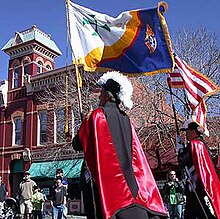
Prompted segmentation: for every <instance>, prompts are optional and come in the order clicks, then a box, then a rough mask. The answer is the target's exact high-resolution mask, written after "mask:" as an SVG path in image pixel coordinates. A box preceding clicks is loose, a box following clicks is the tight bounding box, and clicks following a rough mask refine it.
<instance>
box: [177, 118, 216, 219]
mask: <svg viewBox="0 0 220 219" xmlns="http://www.w3.org/2000/svg"><path fill="white" fill-rule="evenodd" d="M181 130H182V131H185V132H186V140H187V145H186V147H184V144H183V140H182V139H181V138H180V137H179V136H177V139H176V142H177V144H176V147H177V152H178V158H179V164H180V165H181V166H182V167H183V168H184V170H185V172H186V176H187V180H186V182H187V186H186V193H185V194H186V207H185V211H184V218H185V219H207V218H208V219H212V218H213V219H214V218H220V208H219V206H220V190H219V188H220V182H219V179H218V176H217V174H216V172H215V168H214V166H213V163H212V161H211V158H210V154H209V151H208V147H207V146H206V144H205V142H204V140H203V137H202V133H203V129H202V127H200V126H199V125H198V124H197V123H195V122H194V121H193V120H192V119H189V120H186V121H185V122H184V124H183V127H182V128H181Z"/></svg>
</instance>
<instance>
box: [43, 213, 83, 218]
mask: <svg viewBox="0 0 220 219" xmlns="http://www.w3.org/2000/svg"><path fill="white" fill-rule="evenodd" d="M45 219H52V214H50V213H48V214H46V218H45ZM67 219H86V216H76V215H70V214H68V215H67Z"/></svg>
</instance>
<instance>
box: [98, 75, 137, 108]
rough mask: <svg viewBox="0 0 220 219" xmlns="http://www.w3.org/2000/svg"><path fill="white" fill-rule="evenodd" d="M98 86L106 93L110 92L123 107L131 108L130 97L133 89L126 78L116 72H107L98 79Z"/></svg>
mask: <svg viewBox="0 0 220 219" xmlns="http://www.w3.org/2000/svg"><path fill="white" fill-rule="evenodd" d="M98 84H99V85H100V86H102V87H103V88H104V89H105V90H106V91H109V92H111V93H112V95H113V96H114V97H115V98H116V99H118V100H120V101H121V102H122V103H123V105H124V106H125V107H127V108H128V109H131V108H132V105H133V102H132V100H131V96H132V92H133V87H132V84H131V82H130V81H129V80H128V78H127V77H126V76H124V75H123V74H120V73H119V72H117V71H109V72H107V73H105V74H103V75H102V76H101V77H100V78H99V80H98Z"/></svg>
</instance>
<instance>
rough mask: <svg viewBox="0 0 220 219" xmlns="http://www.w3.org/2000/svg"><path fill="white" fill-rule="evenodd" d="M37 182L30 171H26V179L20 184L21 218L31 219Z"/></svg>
mask: <svg viewBox="0 0 220 219" xmlns="http://www.w3.org/2000/svg"><path fill="white" fill-rule="evenodd" d="M36 185H37V184H36V183H35V182H34V181H33V180H32V179H31V176H30V173H29V172H28V171H26V172H25V173H24V180H23V181H22V182H21V183H20V185H19V191H18V195H19V203H20V213H21V218H25V219H30V218H31V213H32V210H33V205H32V196H33V194H34V186H36Z"/></svg>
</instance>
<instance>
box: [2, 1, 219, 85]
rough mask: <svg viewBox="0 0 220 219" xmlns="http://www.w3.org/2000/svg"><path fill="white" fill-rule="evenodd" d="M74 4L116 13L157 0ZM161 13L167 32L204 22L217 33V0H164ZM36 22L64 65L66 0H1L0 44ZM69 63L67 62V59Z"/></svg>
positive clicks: (5, 61) (59, 63)
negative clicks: (53, 44) (163, 9)
mask: <svg viewBox="0 0 220 219" xmlns="http://www.w3.org/2000/svg"><path fill="white" fill-rule="evenodd" d="M74 2H75V3H76V4H80V5H82V6H84V7H87V8H90V9H92V10H95V11H97V12H100V13H104V14H108V15H110V16H112V17H117V16H118V15H119V14H120V13H122V12H123V11H129V10H133V9H140V8H152V7H155V6H157V4H158V2H159V1H156V0H110V1H105V0H74ZM166 2H167V4H168V10H167V12H166V13H165V14H164V16H165V19H166V21H167V24H168V28H169V32H170V35H171V38H172V33H174V32H175V31H176V30H178V29H180V28H181V27H191V28H197V27H199V26H203V27H205V28H206V29H207V31H208V32H211V33H216V34H217V35H220V19H219V10H217V9H218V8H220V0H209V1H207V0H167V1H166ZM33 25H36V26H37V27H38V28H39V29H41V30H42V31H43V32H45V33H47V34H51V36H52V40H54V41H55V43H56V44H57V46H58V47H59V49H60V50H61V51H62V55H61V56H60V57H57V58H56V59H55V67H56V68H60V67H64V66H65V65H66V63H68V61H66V48H67V43H66V41H67V40H66V32H67V28H66V9H65V0H0V48H2V47H3V46H4V45H5V44H6V43H7V41H8V40H9V39H10V38H11V37H13V36H14V34H15V32H16V31H23V30H26V29H29V28H31V27H32V26H33ZM8 61H9V56H8V55H7V54H5V53H4V52H3V51H1V50H0V81H1V80H4V79H7V73H8V70H7V69H8ZM68 64H70V63H68Z"/></svg>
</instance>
